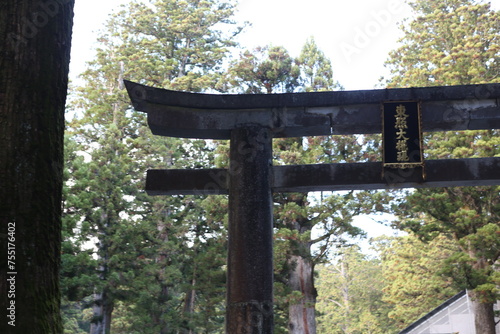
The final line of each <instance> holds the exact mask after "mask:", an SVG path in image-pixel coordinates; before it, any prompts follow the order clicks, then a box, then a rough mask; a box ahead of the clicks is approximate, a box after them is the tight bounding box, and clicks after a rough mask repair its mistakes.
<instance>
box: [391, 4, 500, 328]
mask: <svg viewBox="0 0 500 334" xmlns="http://www.w3.org/2000/svg"><path fill="white" fill-rule="evenodd" d="M410 5H411V6H412V8H413V11H414V13H415V19H414V20H413V21H411V22H409V23H408V24H407V25H405V26H404V27H403V31H404V33H405V35H404V37H403V38H402V39H401V46H400V47H399V48H398V49H397V50H395V51H392V52H391V53H390V59H389V60H388V62H387V65H388V66H389V68H390V69H391V74H392V75H391V77H390V78H389V80H388V81H387V84H388V86H389V87H404V86H410V85H411V86H436V85H462V84H479V83H493V82H497V83H498V82H500V76H499V73H500V13H499V12H495V11H493V10H491V9H490V5H489V4H482V3H480V2H479V1H473V0H439V1H429V0H426V1H424V0H418V1H411V2H410ZM477 94H478V96H481V97H484V96H487V94H488V92H482V91H478V92H477ZM454 117H457V115H449V117H448V119H447V120H448V121H450V122H453V120H454V119H455V118H454ZM499 143H500V142H499V131H498V130H486V131H480V132H470V131H467V132H459V133H453V132H442V133H436V134H434V135H428V144H427V147H426V152H427V157H428V158H463V157H494V156H498V155H499V154H500V145H499ZM499 191H500V188H499V187H475V188H471V187H464V188H444V189H425V190H417V191H416V192H414V193H413V194H412V195H410V196H408V197H406V200H405V201H404V203H402V204H401V209H403V211H404V215H405V216H406V217H413V218H414V219H407V220H403V224H400V225H401V227H402V228H408V229H411V230H412V231H414V232H415V233H417V235H419V236H420V237H421V238H423V239H433V238H434V237H436V236H437V235H449V236H450V237H452V238H453V239H454V240H455V241H456V242H457V243H458V245H459V247H460V251H459V252H456V253H455V254H454V255H453V256H452V257H451V258H450V261H449V265H448V267H447V269H448V274H449V275H450V277H453V278H454V279H455V282H456V284H457V285H458V286H460V287H461V288H467V289H470V290H471V292H472V297H473V303H474V311H475V315H476V321H475V323H476V332H477V333H485V334H493V333H495V328H494V327H495V321H494V313H493V304H494V303H495V302H496V300H497V299H498V292H497V286H498V283H499V282H498V274H497V272H496V270H495V267H494V264H495V263H496V261H497V260H498V257H499V256H500V251H499V249H500V233H499V232H500V196H499V195H500V194H499ZM429 203H431V204H432V205H429ZM420 213H424V214H425V215H426V219H421V218H420V216H419V215H420Z"/></svg>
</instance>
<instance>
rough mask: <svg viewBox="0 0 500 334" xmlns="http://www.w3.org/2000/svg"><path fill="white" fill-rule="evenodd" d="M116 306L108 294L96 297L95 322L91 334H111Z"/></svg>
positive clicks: (96, 295)
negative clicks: (112, 318)
mask: <svg viewBox="0 0 500 334" xmlns="http://www.w3.org/2000/svg"><path fill="white" fill-rule="evenodd" d="M113 309H114V304H113V303H112V302H111V301H110V300H109V297H108V296H107V294H106V292H103V293H99V294H95V295H94V322H92V324H91V326H90V334H109V333H111V317H112V315H113Z"/></svg>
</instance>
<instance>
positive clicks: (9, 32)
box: [0, 0, 74, 334]
mask: <svg viewBox="0 0 500 334" xmlns="http://www.w3.org/2000/svg"><path fill="white" fill-rule="evenodd" d="M73 6H74V0H57V1H56V0H48V1H40V0H22V1H21V0H3V1H2V2H1V3H0V226H1V230H0V236H1V245H2V247H1V259H2V260H1V262H0V267H1V268H2V270H1V273H0V296H1V297H0V300H1V303H0V308H1V309H2V310H6V309H7V308H9V311H8V313H7V317H5V313H4V316H3V319H2V321H1V322H0V324H1V325H0V332H1V333H30V334H37V333H62V331H63V330H62V322H61V317H60V314H59V312H60V292H59V265H60V253H61V248H60V244H61V192H62V170H63V159H64V157H63V135H64V108H65V103H66V93H67V84H68V71H69V58H70V45H71V31H72V24H73ZM7 255H8V257H7ZM7 261H8V262H7ZM6 262H7V263H6ZM4 269H7V270H4Z"/></svg>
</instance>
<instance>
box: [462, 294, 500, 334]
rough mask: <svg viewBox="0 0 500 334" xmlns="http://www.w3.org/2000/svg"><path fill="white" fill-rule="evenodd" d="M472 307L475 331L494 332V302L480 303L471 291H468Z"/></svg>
mask: <svg viewBox="0 0 500 334" xmlns="http://www.w3.org/2000/svg"><path fill="white" fill-rule="evenodd" d="M468 293H469V296H470V297H471V302H472V308H473V310H474V325H475V327H476V333H478V334H479V333H480V334H496V331H495V313H494V311H493V305H494V303H481V302H480V301H479V300H478V298H477V297H476V296H475V294H474V292H473V291H469V292H468Z"/></svg>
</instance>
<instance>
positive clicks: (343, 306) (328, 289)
mask: <svg viewBox="0 0 500 334" xmlns="http://www.w3.org/2000/svg"><path fill="white" fill-rule="evenodd" d="M386 282H387V280H386V279H385V277H383V275H382V261H381V260H380V259H378V258H375V257H373V258H371V257H369V256H368V255H365V254H363V253H362V252H361V249H360V248H359V246H357V245H346V246H345V247H342V248H340V249H339V254H338V255H336V256H335V258H334V259H333V260H332V261H331V262H330V263H327V264H324V265H320V266H318V280H317V286H318V304H317V310H318V313H319V316H318V332H319V333H331V334H344V333H353V334H354V333H356V334H358V333H359V334H363V333H373V334H385V333H393V332H396V329H397V328H396V327H395V324H394V321H393V320H391V319H390V318H389V312H390V311H391V310H392V306H391V305H390V304H388V303H385V302H384V301H382V296H383V294H384V292H383V291H382V287H383V286H384V285H385V284H386Z"/></svg>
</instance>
